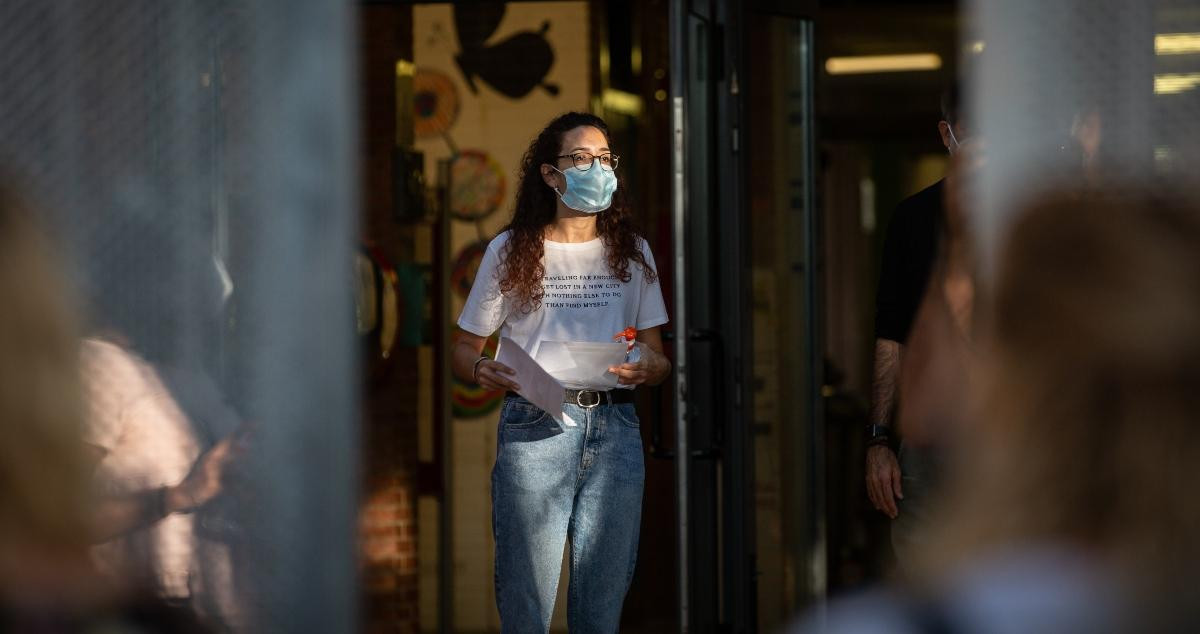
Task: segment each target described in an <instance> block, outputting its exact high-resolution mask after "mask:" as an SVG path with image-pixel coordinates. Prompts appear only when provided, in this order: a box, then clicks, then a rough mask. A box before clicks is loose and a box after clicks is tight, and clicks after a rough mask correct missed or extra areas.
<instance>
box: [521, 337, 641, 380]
mask: <svg viewBox="0 0 1200 634" xmlns="http://www.w3.org/2000/svg"><path fill="white" fill-rule="evenodd" d="M627 349H628V346H627V345H626V344H624V343H592V342H583V341H543V342H542V344H541V345H540V346H538V350H537V362H538V365H540V366H542V368H543V369H545V370H546V371H547V372H553V373H554V376H555V377H557V378H558V380H559V381H560V382H562V384H563V385H565V386H567V387H570V388H572V389H577V390H579V389H600V390H607V389H612V388H615V387H617V386H618V384H617V378H618V377H617V375H615V374H613V373H611V372H609V371H608V369H609V368H611V367H613V366H617V365H621V364H622V363H625V351H626V350H627ZM638 352H639V350H638V348H634V349H633V352H632V354H631V355H630V357H629V360H630V362H633V363H636V362H637V358H638Z"/></svg>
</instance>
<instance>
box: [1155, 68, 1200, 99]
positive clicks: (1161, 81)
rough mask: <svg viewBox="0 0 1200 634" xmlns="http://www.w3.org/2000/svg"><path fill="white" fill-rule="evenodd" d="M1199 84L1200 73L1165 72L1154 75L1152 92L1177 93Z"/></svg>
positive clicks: (1160, 93) (1161, 93) (1162, 93)
mask: <svg viewBox="0 0 1200 634" xmlns="http://www.w3.org/2000/svg"><path fill="white" fill-rule="evenodd" d="M1196 86H1200V73H1167V74H1164V75H1155V76H1154V94H1156V95H1177V94H1179V93H1181V92H1187V91H1189V90H1191V89H1193V88H1195V87H1196Z"/></svg>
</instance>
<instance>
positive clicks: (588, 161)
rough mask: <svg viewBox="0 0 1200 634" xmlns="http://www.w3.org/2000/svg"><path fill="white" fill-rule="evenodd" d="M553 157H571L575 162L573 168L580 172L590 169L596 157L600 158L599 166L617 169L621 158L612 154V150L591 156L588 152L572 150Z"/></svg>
mask: <svg viewBox="0 0 1200 634" xmlns="http://www.w3.org/2000/svg"><path fill="white" fill-rule="evenodd" d="M554 158H560V159H561V158H569V159H571V161H572V162H574V163H575V169H577V170H579V171H581V172H586V171H588V170H590V169H592V165H593V164H594V163H595V161H596V159H600V167H601V168H603V169H606V170H609V171H612V170H615V169H617V161H619V160H620V159H621V157H619V156H617V155H616V154H613V153H612V152H605V153H604V154H601V155H600V156H593V155H592V154H589V153H588V152H573V153H571V154H560V155H559V156H556V157H554Z"/></svg>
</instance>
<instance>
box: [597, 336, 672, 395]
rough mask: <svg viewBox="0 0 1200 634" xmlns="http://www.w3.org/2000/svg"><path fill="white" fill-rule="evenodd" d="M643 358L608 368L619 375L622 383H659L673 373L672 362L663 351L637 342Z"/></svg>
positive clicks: (618, 378)
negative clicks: (635, 361)
mask: <svg viewBox="0 0 1200 634" xmlns="http://www.w3.org/2000/svg"><path fill="white" fill-rule="evenodd" d="M637 347H638V350H639V352H640V354H641V358H640V359H639V360H638V362H637V363H622V364H621V365H618V366H613V367H611V368H609V369H608V371H609V372H612V373H613V374H615V375H617V383H619V384H620V385H642V384H649V385H658V384H659V383H662V382H663V381H664V380H665V379H666V378H667V375H668V374H670V373H671V362H670V361H668V360H667V357H666V356H665V355H663V354H662V353H661V352H658V351H657V350H654V349H653V348H651V347H650V346H647V345H645V344H643V343H640V342H639V343H638V344H637Z"/></svg>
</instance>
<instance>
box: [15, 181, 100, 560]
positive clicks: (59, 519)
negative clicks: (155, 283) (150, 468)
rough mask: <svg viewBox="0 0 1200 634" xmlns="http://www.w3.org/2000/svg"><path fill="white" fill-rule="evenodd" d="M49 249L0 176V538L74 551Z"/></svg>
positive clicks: (72, 487) (71, 453)
mask: <svg viewBox="0 0 1200 634" xmlns="http://www.w3.org/2000/svg"><path fill="white" fill-rule="evenodd" d="M50 253H51V251H50V249H49V248H48V244H47V242H46V241H45V239H44V238H43V236H41V235H40V234H39V233H38V231H36V230H35V228H34V226H33V223H32V220H31V218H30V217H29V212H28V209H27V208H26V207H25V206H24V204H23V203H22V202H21V200H20V199H19V198H18V196H17V195H16V193H15V192H14V191H13V190H12V189H11V188H9V187H6V186H5V185H4V184H3V183H0V301H2V302H3V306H2V307H0V540H4V541H6V542H8V543H9V544H10V545H11V544H14V543H40V544H42V545H44V546H49V547H54V548H58V549H60V550H61V549H67V548H77V549H80V551H81V552H82V549H83V548H84V547H85V544H86V531H85V529H86V526H87V524H86V517H87V515H86V510H87V509H86V506H85V504H86V501H87V492H88V488H87V487H88V484H87V483H88V478H89V473H88V471H89V470H88V466H87V464H86V460H85V456H84V445H83V441H82V436H81V433H80V432H81V420H82V419H81V411H82V409H81V405H80V400H81V399H80V387H79V382H80V377H79V370H78V364H77V356H78V345H79V344H78V339H77V338H76V335H75V332H76V331H75V327H74V324H73V321H72V319H71V317H70V315H71V311H70V310H69V308H68V305H67V304H68V303H67V301H66V300H65V294H66V293H65V288H66V287H65V285H64V283H63V278H62V277H61V276H60V275H59V272H58V271H57V270H56V267H55V266H54V265H53V263H52V262H51V259H50V256H49V254H50ZM31 540H33V541H31Z"/></svg>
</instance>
